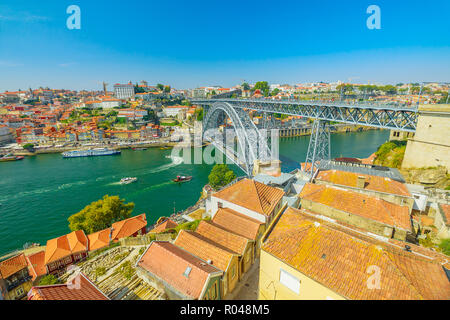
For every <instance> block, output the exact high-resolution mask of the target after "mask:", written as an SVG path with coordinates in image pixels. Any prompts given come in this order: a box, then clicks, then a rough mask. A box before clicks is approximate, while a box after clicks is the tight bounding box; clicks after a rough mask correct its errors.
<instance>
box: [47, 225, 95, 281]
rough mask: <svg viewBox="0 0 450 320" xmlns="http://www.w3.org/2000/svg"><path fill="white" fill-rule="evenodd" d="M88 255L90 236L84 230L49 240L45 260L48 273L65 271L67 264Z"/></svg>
mask: <svg viewBox="0 0 450 320" xmlns="http://www.w3.org/2000/svg"><path fill="white" fill-rule="evenodd" d="M87 255H88V238H87V237H86V235H85V234H84V231H83V230H78V231H72V232H71V233H69V234H66V235H64V236H61V237H58V238H54V239H51V240H48V241H47V246H46V248H45V260H44V262H45V267H46V269H47V273H57V274H58V273H63V272H65V271H66V267H67V266H69V265H71V264H73V263H76V262H78V261H81V260H83V259H85V258H86V257H87Z"/></svg>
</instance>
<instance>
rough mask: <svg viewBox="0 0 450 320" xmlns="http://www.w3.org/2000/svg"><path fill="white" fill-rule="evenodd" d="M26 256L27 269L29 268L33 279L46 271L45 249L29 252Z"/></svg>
mask: <svg viewBox="0 0 450 320" xmlns="http://www.w3.org/2000/svg"><path fill="white" fill-rule="evenodd" d="M26 258H27V263H28V270H30V274H31V276H32V277H33V280H35V279H36V278H37V277H39V276H42V275H44V274H46V273H47V269H46V268H45V250H42V251H39V252H36V253H33V254H30V255H29V256H27V257H26Z"/></svg>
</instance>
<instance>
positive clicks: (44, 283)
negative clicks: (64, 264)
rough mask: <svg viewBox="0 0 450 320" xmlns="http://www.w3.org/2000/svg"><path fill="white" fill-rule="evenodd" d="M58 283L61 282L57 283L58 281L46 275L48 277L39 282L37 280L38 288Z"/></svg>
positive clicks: (52, 276)
mask: <svg viewBox="0 0 450 320" xmlns="http://www.w3.org/2000/svg"><path fill="white" fill-rule="evenodd" d="M59 283H61V281H59V279H58V278H57V277H55V276H54V275H52V274H48V275H46V276H44V277H42V278H41V280H39V285H40V286H48V285H52V284H59Z"/></svg>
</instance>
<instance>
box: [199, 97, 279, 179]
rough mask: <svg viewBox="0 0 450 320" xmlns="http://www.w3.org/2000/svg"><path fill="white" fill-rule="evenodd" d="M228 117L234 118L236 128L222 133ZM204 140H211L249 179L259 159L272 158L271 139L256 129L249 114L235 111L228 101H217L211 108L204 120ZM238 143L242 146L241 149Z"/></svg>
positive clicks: (239, 110)
mask: <svg viewBox="0 0 450 320" xmlns="http://www.w3.org/2000/svg"><path fill="white" fill-rule="evenodd" d="M226 116H228V118H230V120H231V122H232V123H233V126H234V129H233V130H232V131H230V130H225V131H224V132H220V131H219V130H218V127H219V125H221V124H224V120H225V119H226ZM230 133H232V134H230ZM203 139H204V140H207V141H210V142H211V143H212V144H213V145H214V146H215V147H216V148H218V149H219V150H220V151H221V152H222V153H223V154H225V155H226V156H227V158H228V159H230V160H231V161H232V162H233V163H235V164H236V165H238V166H239V167H240V168H241V169H242V170H243V171H244V172H245V173H246V174H247V175H249V176H251V175H252V172H253V165H254V163H255V160H263V161H267V160H270V159H271V152H270V149H269V147H268V145H267V137H266V136H265V135H264V134H263V132H262V131H261V130H259V129H258V128H257V127H256V125H255V124H254V123H253V121H252V120H251V119H250V117H249V115H248V113H247V112H245V111H244V110H243V109H239V108H233V106H232V105H230V104H229V103H227V102H216V103H214V104H213V105H212V106H211V107H210V108H208V111H207V113H206V115H205V117H204V120H203ZM235 140H237V143H238V145H237V150H236V148H235V145H234V142H235Z"/></svg>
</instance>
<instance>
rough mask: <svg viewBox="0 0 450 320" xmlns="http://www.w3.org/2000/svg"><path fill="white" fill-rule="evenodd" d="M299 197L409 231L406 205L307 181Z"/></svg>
mask: <svg viewBox="0 0 450 320" xmlns="http://www.w3.org/2000/svg"><path fill="white" fill-rule="evenodd" d="M300 198H302V199H307V200H311V201H312V202H316V203H320V204H323V205H326V206H329V207H333V208H335V209H338V210H341V211H345V212H348V213H351V214H354V215H358V216H361V217H365V218H368V219H372V220H375V221H378V222H381V223H384V224H387V225H390V226H396V227H398V228H402V229H404V230H409V231H411V221H410V214H409V209H408V207H407V206H400V205H397V204H393V203H390V202H387V201H385V200H382V199H377V198H375V197H371V196H367V195H365V194H361V193H358V192H353V191H349V190H345V189H341V188H338V187H333V186H327V185H318V184H312V183H307V184H306V185H305V186H304V187H303V190H302V192H301V193H300Z"/></svg>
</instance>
